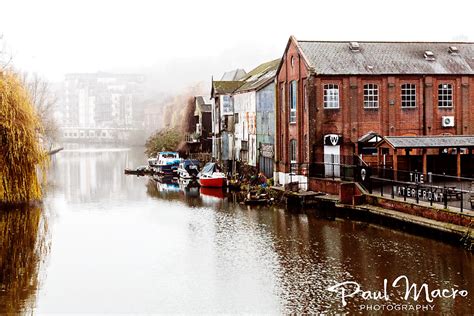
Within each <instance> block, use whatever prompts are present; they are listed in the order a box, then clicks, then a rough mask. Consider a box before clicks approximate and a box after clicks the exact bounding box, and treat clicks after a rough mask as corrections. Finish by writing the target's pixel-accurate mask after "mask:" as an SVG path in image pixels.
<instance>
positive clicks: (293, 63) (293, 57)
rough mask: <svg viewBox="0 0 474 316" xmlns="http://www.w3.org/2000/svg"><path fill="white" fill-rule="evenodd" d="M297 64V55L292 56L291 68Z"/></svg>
mask: <svg viewBox="0 0 474 316" xmlns="http://www.w3.org/2000/svg"><path fill="white" fill-rule="evenodd" d="M294 66H295V56H291V68H293V67H294Z"/></svg>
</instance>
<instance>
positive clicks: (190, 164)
mask: <svg viewBox="0 0 474 316" xmlns="http://www.w3.org/2000/svg"><path fill="white" fill-rule="evenodd" d="M177 171H178V175H179V177H180V178H181V179H193V178H196V177H197V175H198V173H199V160H196V159H185V160H183V161H181V163H180V164H179V166H178V170H177Z"/></svg>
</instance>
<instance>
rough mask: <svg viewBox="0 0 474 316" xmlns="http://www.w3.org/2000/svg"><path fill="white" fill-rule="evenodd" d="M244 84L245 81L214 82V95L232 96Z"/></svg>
mask: <svg viewBox="0 0 474 316" xmlns="http://www.w3.org/2000/svg"><path fill="white" fill-rule="evenodd" d="M243 84H244V81H213V82H212V85H213V90H214V94H230V93H233V92H234V91H235V90H237V89H238V88H239V87H240V86H242V85H243Z"/></svg>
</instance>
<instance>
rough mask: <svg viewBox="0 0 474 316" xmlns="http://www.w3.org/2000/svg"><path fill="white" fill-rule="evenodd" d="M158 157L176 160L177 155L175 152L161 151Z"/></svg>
mask: <svg viewBox="0 0 474 316" xmlns="http://www.w3.org/2000/svg"><path fill="white" fill-rule="evenodd" d="M158 155H159V156H160V157H162V158H178V157H179V154H178V153H177V152H175V151H162V152H159V153H158Z"/></svg>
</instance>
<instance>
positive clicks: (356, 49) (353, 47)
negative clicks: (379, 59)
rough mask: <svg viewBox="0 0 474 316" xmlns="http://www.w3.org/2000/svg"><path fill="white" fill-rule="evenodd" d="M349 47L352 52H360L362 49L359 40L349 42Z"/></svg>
mask: <svg viewBox="0 0 474 316" xmlns="http://www.w3.org/2000/svg"><path fill="white" fill-rule="evenodd" d="M349 49H350V50H351V51H352V52H359V51H360V45H359V43H358V42H350V43H349Z"/></svg>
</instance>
